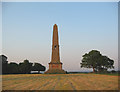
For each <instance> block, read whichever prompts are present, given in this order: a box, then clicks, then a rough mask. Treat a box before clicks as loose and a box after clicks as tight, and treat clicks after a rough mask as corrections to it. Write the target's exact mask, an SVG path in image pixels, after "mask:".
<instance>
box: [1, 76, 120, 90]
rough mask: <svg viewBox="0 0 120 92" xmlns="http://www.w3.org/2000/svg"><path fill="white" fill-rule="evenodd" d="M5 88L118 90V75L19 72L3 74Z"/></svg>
mask: <svg viewBox="0 0 120 92" xmlns="http://www.w3.org/2000/svg"><path fill="white" fill-rule="evenodd" d="M2 89H3V90H118V76H114V75H100V74H18V75H3V76H2Z"/></svg>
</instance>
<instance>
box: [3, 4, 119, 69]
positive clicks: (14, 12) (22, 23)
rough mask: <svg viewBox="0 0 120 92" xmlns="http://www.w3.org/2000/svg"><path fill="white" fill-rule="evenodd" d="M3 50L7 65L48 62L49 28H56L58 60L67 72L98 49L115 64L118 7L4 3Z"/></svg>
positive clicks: (106, 5)
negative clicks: (55, 26) (85, 55)
mask: <svg viewBox="0 0 120 92" xmlns="http://www.w3.org/2000/svg"><path fill="white" fill-rule="evenodd" d="M2 5H3V7H2V12H3V13H2V16H3V18H2V19H3V23H2V24H3V25H2V27H3V34H2V36H3V51H2V53H3V54H5V55H6V56H7V57H8V61H9V62H12V61H14V62H18V63H19V62H22V61H23V60H25V59H28V60H30V62H39V63H41V64H43V65H44V66H46V67H47V69H48V63H49V62H50V60H51V50H52V31H53V25H54V24H55V23H56V24H57V25H58V32H59V42H60V43H59V44H60V58H61V62H62V63H63V69H64V70H67V71H88V70H89V69H81V68H80V62H81V60H82V55H84V54H85V53H88V52H89V51H91V50H93V49H94V50H98V51H100V52H101V53H102V54H103V55H107V56H108V57H109V58H111V59H113V60H114V61H115V69H117V65H118V63H117V62H118V4H117V2H106V3H105V2H103V3H94V2H90V3H82V2H79V3H72V2H71V3H65V2H64V3H52V2H51V3H42V2H39V3H38V2H36V3H35V2H27V3H25V2H23V3H22V2H21V3H20V2H17V3H8V2H6V3H5V2H4V3H3V4H2Z"/></svg>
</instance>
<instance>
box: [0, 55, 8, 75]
mask: <svg viewBox="0 0 120 92" xmlns="http://www.w3.org/2000/svg"><path fill="white" fill-rule="evenodd" d="M0 61H1V62H2V74H7V73H8V61H7V57H6V56H5V55H0Z"/></svg>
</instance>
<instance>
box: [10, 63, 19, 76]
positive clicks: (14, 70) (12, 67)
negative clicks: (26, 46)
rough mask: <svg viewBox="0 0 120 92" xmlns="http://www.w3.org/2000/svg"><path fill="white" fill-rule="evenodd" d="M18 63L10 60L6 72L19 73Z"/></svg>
mask: <svg viewBox="0 0 120 92" xmlns="http://www.w3.org/2000/svg"><path fill="white" fill-rule="evenodd" d="M18 67H19V66H18V64H17V63H14V62H11V63H9V64H8V69H9V70H8V73H10V74H17V73H19V68H18Z"/></svg>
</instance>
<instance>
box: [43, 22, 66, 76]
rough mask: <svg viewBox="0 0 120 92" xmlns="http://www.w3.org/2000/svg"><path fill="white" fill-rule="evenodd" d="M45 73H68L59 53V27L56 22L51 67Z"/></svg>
mask: <svg viewBox="0 0 120 92" xmlns="http://www.w3.org/2000/svg"><path fill="white" fill-rule="evenodd" d="M45 73H49V74H50V73H51V74H52V73H56V74H57V73H58V74H59V73H66V72H65V71H64V70H63V69H62V63H61V62H60V54H59V40H58V27H57V25H56V24H55V25H54V26H53V39H52V57H51V62H50V63H49V69H48V70H47V71H46V72H45Z"/></svg>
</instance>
